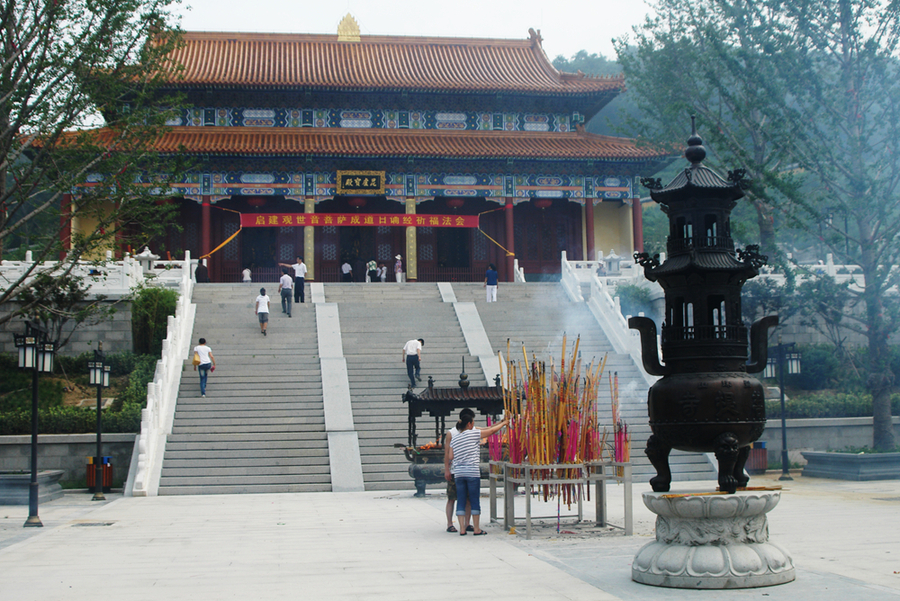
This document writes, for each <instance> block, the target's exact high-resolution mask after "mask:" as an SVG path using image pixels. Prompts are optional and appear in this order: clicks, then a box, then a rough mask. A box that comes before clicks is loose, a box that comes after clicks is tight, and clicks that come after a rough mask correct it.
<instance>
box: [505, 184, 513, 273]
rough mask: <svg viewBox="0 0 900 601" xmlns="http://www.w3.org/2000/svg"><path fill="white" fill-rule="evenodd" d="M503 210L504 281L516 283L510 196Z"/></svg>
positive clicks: (511, 200)
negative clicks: (504, 232)
mask: <svg viewBox="0 0 900 601" xmlns="http://www.w3.org/2000/svg"><path fill="white" fill-rule="evenodd" d="M503 209H504V211H503V212H504V213H505V214H506V250H508V251H509V253H508V254H507V255H506V281H508V282H514V281H516V277H515V275H513V269H514V260H515V252H516V242H515V229H514V227H513V226H514V224H513V199H512V197H511V196H510V197H507V198H506V204H505V205H504V207H503Z"/></svg>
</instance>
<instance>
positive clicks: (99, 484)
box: [88, 342, 109, 501]
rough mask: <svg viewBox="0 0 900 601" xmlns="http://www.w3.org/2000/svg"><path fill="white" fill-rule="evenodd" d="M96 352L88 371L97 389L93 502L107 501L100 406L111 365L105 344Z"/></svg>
mask: <svg viewBox="0 0 900 601" xmlns="http://www.w3.org/2000/svg"><path fill="white" fill-rule="evenodd" d="M97 346H98V349H97V350H96V351H94V360H93V361H88V371H89V372H90V375H91V385H92V386H96V387H97V456H96V457H95V458H94V474H95V477H94V498H93V499H91V500H92V501H105V500H106V497H104V496H103V461H102V460H101V457H103V442H102V440H101V432H102V429H103V428H102V422H101V420H100V405H101V404H102V402H103V389H104V388H108V387H109V365H106V364H105V363H104V362H103V359H104V356H103V343H102V342H100V343H99V344H98V345H97Z"/></svg>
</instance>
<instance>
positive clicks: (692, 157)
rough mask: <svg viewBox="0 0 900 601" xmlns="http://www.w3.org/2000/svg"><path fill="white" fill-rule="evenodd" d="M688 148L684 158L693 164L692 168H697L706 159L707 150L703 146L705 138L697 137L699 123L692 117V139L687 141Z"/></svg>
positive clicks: (685, 150)
mask: <svg viewBox="0 0 900 601" xmlns="http://www.w3.org/2000/svg"><path fill="white" fill-rule="evenodd" d="M687 144H688V147H687V148H685V149H684V158H686V159H687V160H689V161H690V162H691V167H696V166H698V165H699V164H700V163H702V162H703V159H705V158H706V148H704V146H703V138H701V137H700V136H699V135H697V122H696V119H695V116H694V115H691V137H690V138H688V140H687Z"/></svg>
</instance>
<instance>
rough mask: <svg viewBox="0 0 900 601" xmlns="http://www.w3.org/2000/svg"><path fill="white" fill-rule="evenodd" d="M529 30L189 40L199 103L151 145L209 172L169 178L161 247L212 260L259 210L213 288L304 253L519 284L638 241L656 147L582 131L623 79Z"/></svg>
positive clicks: (191, 81)
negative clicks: (518, 36)
mask: <svg viewBox="0 0 900 601" xmlns="http://www.w3.org/2000/svg"><path fill="white" fill-rule="evenodd" d="M530 34H531V35H530V38H528V39H525V40H488V39H464V38H418V37H388V36H361V35H359V28H358V26H356V23H355V21H354V20H353V19H352V17H350V16H349V15H348V16H347V17H345V19H344V21H342V23H341V26H340V28H339V34H338V35H336V36H335V35H293V34H290V35H288V34H270V33H207V32H203V33H200V32H188V33H186V34H184V44H183V46H182V47H180V48H179V49H177V50H176V51H175V52H174V53H173V54H172V59H173V61H174V63H175V64H181V65H184V70H183V72H181V73H178V74H177V75H173V76H172V77H171V79H170V86H171V88H172V89H175V90H178V91H180V92H182V93H184V94H185V95H186V97H187V100H188V102H189V103H190V105H191V106H193V108H190V109H186V110H184V111H183V112H182V114H181V116H180V118H178V119H176V120H174V121H173V122H171V124H170V125H171V130H170V131H169V133H168V134H167V135H165V136H163V138H162V139H160V140H159V141H158V142H157V144H156V148H155V150H157V151H158V152H161V153H167V152H175V151H176V150H177V149H178V148H179V147H180V146H182V145H183V147H184V148H185V149H186V152H188V153H190V154H192V155H196V156H197V157H198V158H200V159H201V165H202V168H201V169H200V170H198V171H196V172H195V173H192V174H190V176H189V177H188V181H186V182H183V183H182V184H181V185H180V186H175V189H179V190H180V191H181V193H182V194H181V195H180V196H178V197H176V198H174V199H173V201H174V202H177V203H179V204H180V224H181V226H182V231H179V232H175V231H173V232H171V233H170V234H169V235H168V236H167V237H166V239H164V240H158V241H157V245H156V246H157V247H156V248H154V247H153V245H152V244H151V249H152V250H154V251H157V252H159V251H160V250H162V249H163V248H164V249H165V250H166V251H168V252H170V253H171V254H172V255H173V256H180V255H181V253H182V252H183V251H184V250H190V251H191V253H192V256H194V257H199V256H203V255H206V254H207V253H209V252H210V251H211V250H213V249H214V248H215V247H217V246H218V245H219V244H221V243H222V242H223V241H224V240H226V239H227V238H228V237H229V236H231V235H232V234H234V233H235V232H236V231H237V230H238V228H239V226H240V219H241V217H240V216H239V215H238V214H237V213H240V214H243V215H244V216H245V217H244V219H245V220H250V219H251V218H250V217H247V216H249V215H253V216H254V217H253V218H252V222H251V221H247V222H246V223H245V224H244V225H245V227H244V229H243V230H242V231H241V234H240V235H239V236H237V237H236V238H235V239H234V240H233V241H232V242H230V243H229V244H227V245H226V246H225V247H223V248H222V249H221V250H219V251H218V252H216V253H214V254H213V255H212V256H211V257H210V259H209V274H210V280H211V281H213V282H217V281H231V282H237V281H240V280H241V271H242V270H243V269H244V267H246V266H247V265H250V264H253V265H254V269H256V270H258V271H262V273H261V276H262V277H263V278H265V277H266V276H267V275H268V273H267V272H268V271H269V270H271V274H272V276H274V274H275V273H276V271H275V269H276V267H277V263H293V261H294V257H296V256H298V255H301V256H303V257H304V260H305V262H306V264H307V266H308V268H309V274H308V276H307V277H308V279H309V280H318V281H338V280H339V279H340V265H341V263H342V262H343V260H344V259H348V260H351V261H352V260H353V259H356V258H359V259H361V260H363V261H369V260H372V259H374V260H375V261H377V262H379V263H382V262H383V263H385V264H387V265H392V264H393V263H394V256H395V255H398V254H399V255H401V256H402V257H403V264H404V269H405V271H406V278H407V280H408V281H454V280H458V281H480V280H482V279H483V277H484V271H485V268H486V266H487V265H488V263H494V264H495V265H497V266H498V271H499V272H500V277H501V279H503V280H511V279H512V277H513V276H512V264H513V258H517V259H518V260H519V266H520V267H522V268H524V270H525V272H526V275H527V276H528V277H530V278H531V279H536V278H538V277H540V276H541V275H547V276H548V277H553V276H554V274H558V273H559V269H560V266H559V257H560V251H561V250H566V251H567V252H568V256H569V258H572V259H584V258H589V257H592V256H593V252H592V251H593V249H595V248H596V249H604V250H608V249H615V250H616V252H618V253H619V254H620V255H623V256H628V255H630V254H631V252H632V250H633V249H634V248H635V246H640V244H639V240H640V235H641V234H640V213H639V210H637V209H634V211H633V207H632V204H633V203H634V200H635V198H636V197H637V196H638V193H637V190H636V189H635V179H636V177H637V176H638V175H649V174H651V173H652V172H654V171H655V170H656V169H657V168H658V167H659V165H661V164H662V162H663V160H664V157H663V155H662V154H661V153H658V152H654V151H652V150H649V149H646V148H639V147H637V146H636V145H635V144H634V142H633V141H631V140H628V139H623V138H614V137H606V136H597V135H593V134H589V133H586V132H585V131H584V127H583V124H584V122H585V121H586V120H588V119H590V118H591V117H592V116H593V115H594V114H596V113H597V111H599V110H600V109H601V108H602V107H603V106H604V105H605V104H606V103H608V102H609V101H610V100H611V99H612V98H613V97H614V96H616V95H617V94H619V93H620V92H621V91H622V90H623V89H624V83H623V80H622V79H621V78H596V77H587V76H585V75H583V74H581V73H579V74H573V73H561V72H559V71H557V70H556V69H555V68H554V67H553V66H552V65H551V64H550V62H549V61H548V59H547V56H546V55H545V54H544V51H543V49H542V47H541V38H540V35H539V34H537V33H535V32H534V31H531V32H530ZM634 204H636V205H638V204H639V203H634ZM217 208H226V209H231V210H232V211H237V213H234V212H229V211H221V210H217ZM260 215H262V217H260ZM633 215H636V218H634V217H633ZM301 216H302V218H301ZM316 216H321V218H319V217H316ZM354 216H356V218H357V220H356V222H355V221H354V220H353V217H354ZM460 217H462V218H463V219H460ZM260 220H261V222H262V223H261V225H263V227H256V226H257V225H258V224H260ZM357 222H358V223H359V225H357V224H356V223H357ZM369 223H371V225H369ZM447 224H451V225H464V226H465V227H442V226H443V225H447ZM475 224H478V225H479V227H480V229H481V230H482V231H479V230H478V229H477V228H475V227H472V226H473V225H475ZM79 227H89V224H87V223H78V222H77V221H76V220H75V219H73V223H72V228H73V229H78V228H79ZM489 237H490V238H489ZM636 240H637V241H638V242H637V243H636ZM504 249H505V250H504ZM506 250H508V251H509V253H507V252H506ZM510 253H514V254H510ZM275 279H277V277H275ZM256 280H257V278H256V277H254V281H256ZM273 281H274V280H273Z"/></svg>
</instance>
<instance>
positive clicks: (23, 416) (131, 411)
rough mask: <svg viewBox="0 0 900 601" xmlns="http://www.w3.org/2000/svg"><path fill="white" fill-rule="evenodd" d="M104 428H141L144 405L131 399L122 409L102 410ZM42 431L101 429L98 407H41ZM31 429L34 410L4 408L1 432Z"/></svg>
mask: <svg viewBox="0 0 900 601" xmlns="http://www.w3.org/2000/svg"><path fill="white" fill-rule="evenodd" d="M100 419H101V423H102V428H103V431H104V432H107V433H115V432H140V430H141V406H140V405H137V404H134V403H131V404H128V405H125V406H124V407H123V408H122V410H121V411H111V410H106V411H103V412H102V415H101V418H100ZM38 425H39V428H40V432H41V433H42V434H89V433H92V432H96V431H97V414H96V412H95V410H93V409H89V408H81V407H51V408H49V409H41V410H39V411H38ZM30 433H31V411H30V410H29V411H7V412H0V436H6V435H13V434H30Z"/></svg>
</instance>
